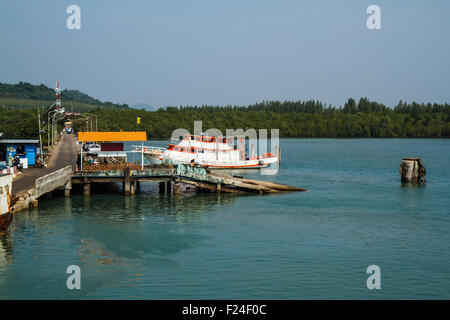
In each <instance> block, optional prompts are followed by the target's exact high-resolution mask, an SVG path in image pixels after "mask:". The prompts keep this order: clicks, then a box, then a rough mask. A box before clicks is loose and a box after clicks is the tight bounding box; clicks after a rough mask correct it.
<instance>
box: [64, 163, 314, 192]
mask: <svg viewBox="0 0 450 320" xmlns="http://www.w3.org/2000/svg"><path fill="white" fill-rule="evenodd" d="M113 182H118V183H122V184H123V193H124V195H130V194H134V193H135V192H136V190H137V189H139V186H140V184H141V182H154V183H159V191H160V192H172V191H173V193H175V194H176V193H179V192H180V184H181V183H184V184H189V185H192V186H195V187H196V188H198V189H200V190H206V191H210V192H217V193H220V192H231V193H243V192H255V193H261V194H262V193H276V192H283V191H305V189H302V188H298V187H292V186H288V185H285V184H280V183H274V182H268V181H261V180H251V179H245V178H240V177H233V176H231V175H226V174H216V173H211V172H209V171H208V170H207V169H206V168H205V167H201V166H191V165H186V164H179V165H176V166H157V165H155V166H150V167H145V168H144V169H143V170H130V169H129V168H125V169H124V170H99V171H81V172H77V173H75V174H74V175H73V176H72V184H74V185H75V184H82V185H83V194H84V195H90V189H91V183H113Z"/></svg>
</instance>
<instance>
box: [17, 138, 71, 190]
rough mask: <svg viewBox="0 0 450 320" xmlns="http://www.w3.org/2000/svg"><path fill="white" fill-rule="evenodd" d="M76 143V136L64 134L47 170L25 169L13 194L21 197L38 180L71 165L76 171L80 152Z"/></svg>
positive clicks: (18, 177)
mask: <svg viewBox="0 0 450 320" xmlns="http://www.w3.org/2000/svg"><path fill="white" fill-rule="evenodd" d="M76 141H77V140H76V137H75V136H74V135H68V134H66V133H63V135H62V136H61V139H60V140H59V143H58V144H57V145H56V148H55V150H53V152H52V154H51V156H50V159H49V162H48V166H47V168H28V169H23V174H22V175H19V176H17V177H16V178H15V179H14V181H13V187H12V194H13V195H19V194H21V193H23V192H26V191H27V190H29V189H30V188H33V187H34V185H35V181H36V179H38V178H40V177H43V176H45V175H47V174H49V173H52V172H54V171H56V170H59V169H61V168H64V167H66V166H69V165H71V166H72V169H73V171H75V165H76V159H77V150H78V148H77V144H76Z"/></svg>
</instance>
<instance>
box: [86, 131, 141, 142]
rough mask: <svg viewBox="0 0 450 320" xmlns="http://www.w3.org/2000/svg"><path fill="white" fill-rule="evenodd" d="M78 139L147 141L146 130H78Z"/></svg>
mask: <svg viewBox="0 0 450 320" xmlns="http://www.w3.org/2000/svg"><path fill="white" fill-rule="evenodd" d="M78 141H147V133H146V132H145V131H133V132H131V131H120V132H78Z"/></svg>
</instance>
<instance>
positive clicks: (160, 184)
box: [159, 181, 166, 193]
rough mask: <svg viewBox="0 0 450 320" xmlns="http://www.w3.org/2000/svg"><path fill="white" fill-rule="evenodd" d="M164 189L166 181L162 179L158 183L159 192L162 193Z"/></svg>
mask: <svg viewBox="0 0 450 320" xmlns="http://www.w3.org/2000/svg"><path fill="white" fill-rule="evenodd" d="M164 191H166V183H165V182H164V181H162V182H160V183H159V193H164Z"/></svg>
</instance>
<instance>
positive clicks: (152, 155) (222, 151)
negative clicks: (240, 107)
mask: <svg viewBox="0 0 450 320" xmlns="http://www.w3.org/2000/svg"><path fill="white" fill-rule="evenodd" d="M229 140H230V141H228V140H227V138H225V137H214V136H206V135H191V134H186V135H185V136H184V137H183V139H182V140H181V141H180V142H179V143H177V144H175V143H170V144H169V147H168V148H167V149H164V148H157V147H147V146H143V147H142V146H136V147H135V149H134V150H133V151H134V152H140V153H143V154H144V157H145V158H146V160H147V161H148V162H150V163H151V164H160V163H163V162H169V163H173V164H178V163H183V164H187V163H194V164H197V165H202V166H205V167H208V168H211V169H258V168H267V167H269V166H271V165H273V164H278V155H276V154H273V153H263V154H262V155H260V156H257V155H255V154H253V152H251V153H250V154H248V152H247V150H246V148H245V144H244V143H243V139H240V140H241V141H240V142H241V143H240V145H232V143H233V139H229Z"/></svg>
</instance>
